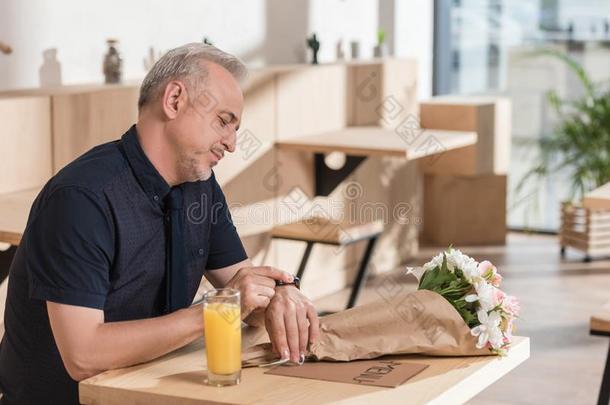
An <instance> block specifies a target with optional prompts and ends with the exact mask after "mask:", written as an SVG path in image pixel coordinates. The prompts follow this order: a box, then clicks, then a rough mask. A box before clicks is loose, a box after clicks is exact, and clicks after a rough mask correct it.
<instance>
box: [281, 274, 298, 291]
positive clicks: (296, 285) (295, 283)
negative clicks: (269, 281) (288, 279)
mask: <svg viewBox="0 0 610 405" xmlns="http://www.w3.org/2000/svg"><path fill="white" fill-rule="evenodd" d="M282 285H293V286H295V287H296V288H298V289H299V290H300V289H301V279H300V278H298V277H297V276H293V280H292V283H285V282H283V281H280V280H275V286H276V287H279V286H282Z"/></svg>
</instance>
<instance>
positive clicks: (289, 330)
mask: <svg viewBox="0 0 610 405" xmlns="http://www.w3.org/2000/svg"><path fill="white" fill-rule="evenodd" d="M284 324H285V327H286V339H287V340H288V348H289V349H290V360H292V361H293V362H295V363H298V362H299V360H300V357H301V352H300V351H299V325H298V322H297V314H296V311H295V310H294V309H292V310H288V311H286V312H284Z"/></svg>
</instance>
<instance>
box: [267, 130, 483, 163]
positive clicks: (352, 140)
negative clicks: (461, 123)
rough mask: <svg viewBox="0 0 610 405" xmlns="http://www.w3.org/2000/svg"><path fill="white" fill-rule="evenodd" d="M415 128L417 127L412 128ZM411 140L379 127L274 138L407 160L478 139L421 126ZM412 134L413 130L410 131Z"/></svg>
mask: <svg viewBox="0 0 610 405" xmlns="http://www.w3.org/2000/svg"><path fill="white" fill-rule="evenodd" d="M415 131H417V130H415ZM419 131H421V132H419V135H418V136H414V137H413V139H412V140H411V139H410V138H409V137H408V136H407V135H408V133H405V134H407V135H405V136H404V137H401V136H400V135H399V134H398V133H397V132H396V131H394V130H392V129H386V128H382V127H348V128H345V129H341V130H338V131H332V132H327V133H323V134H318V135H309V136H302V137H297V138H290V139H282V140H279V141H276V143H275V144H276V147H278V148H280V149H291V150H298V151H303V152H313V153H331V152H343V153H345V154H348V155H354V156H398V157H404V158H406V159H408V160H412V159H419V158H422V157H425V156H430V155H435V154H439V153H443V152H445V151H448V150H451V149H457V148H463V147H465V146H470V145H474V144H476V142H477V134H476V133H475V132H467V131H444V130H437V129H425V130H424V129H421V130H419ZM411 134H413V133H411Z"/></svg>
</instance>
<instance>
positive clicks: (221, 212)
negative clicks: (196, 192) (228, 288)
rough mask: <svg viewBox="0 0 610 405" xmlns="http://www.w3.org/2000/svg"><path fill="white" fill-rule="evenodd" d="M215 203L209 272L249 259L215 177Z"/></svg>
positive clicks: (211, 228)
mask: <svg viewBox="0 0 610 405" xmlns="http://www.w3.org/2000/svg"><path fill="white" fill-rule="evenodd" d="M211 181H212V188H213V195H214V198H213V203H212V215H211V218H210V219H211V221H212V223H211V227H210V253H209V255H208V261H207V264H206V269H207V270H214V269H220V268H223V267H227V266H231V265H233V264H236V263H239V262H242V261H244V260H246V259H247V258H248V255H247V254H246V251H245V249H244V246H243V245H242V243H241V239H240V238H239V235H238V234H237V229H235V225H233V220H232V219H231V213H230V212H229V207H228V206H227V201H226V199H225V196H224V193H223V192H222V190H221V188H220V185H219V184H218V182H217V181H216V178H215V177H212V179H211Z"/></svg>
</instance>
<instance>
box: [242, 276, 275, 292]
mask: <svg viewBox="0 0 610 405" xmlns="http://www.w3.org/2000/svg"><path fill="white" fill-rule="evenodd" d="M247 282H249V283H252V284H255V285H260V286H262V287H267V288H271V289H273V290H275V280H274V279H272V278H269V277H265V276H260V275H258V274H253V275H252V277H251V278H250V279H247Z"/></svg>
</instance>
